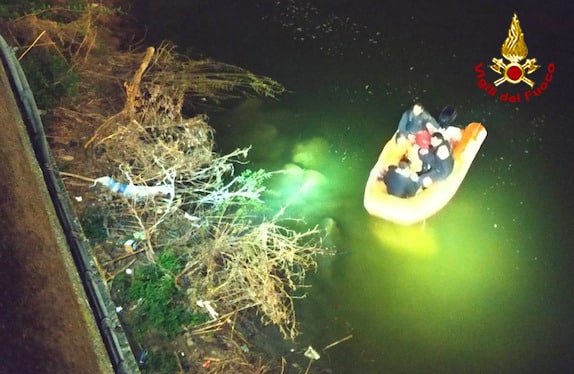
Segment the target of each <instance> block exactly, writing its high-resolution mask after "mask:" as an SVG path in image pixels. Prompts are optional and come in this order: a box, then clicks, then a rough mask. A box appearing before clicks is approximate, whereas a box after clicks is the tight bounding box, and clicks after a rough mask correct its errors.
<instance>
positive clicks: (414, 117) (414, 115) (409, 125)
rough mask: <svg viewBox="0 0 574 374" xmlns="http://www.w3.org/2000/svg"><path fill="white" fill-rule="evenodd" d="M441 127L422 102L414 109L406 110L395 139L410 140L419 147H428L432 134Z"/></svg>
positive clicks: (414, 106)
mask: <svg viewBox="0 0 574 374" xmlns="http://www.w3.org/2000/svg"><path fill="white" fill-rule="evenodd" d="M439 128H440V124H439V123H438V122H437V121H436V120H435V119H434V118H433V116H431V115H430V113H429V112H427V111H426V110H424V108H423V106H422V105H421V104H418V103H416V104H414V105H413V107H412V109H408V110H406V111H405V112H404V113H403V115H402V117H401V120H400V121H399V126H398V128H397V135H396V137H395V141H396V142H397V143H398V142H399V141H401V140H405V139H407V140H409V141H410V143H411V144H417V145H418V146H419V147H423V148H424V147H428V142H429V140H430V139H429V138H430V134H432V133H434V132H435V131H437V130H438V129H439Z"/></svg>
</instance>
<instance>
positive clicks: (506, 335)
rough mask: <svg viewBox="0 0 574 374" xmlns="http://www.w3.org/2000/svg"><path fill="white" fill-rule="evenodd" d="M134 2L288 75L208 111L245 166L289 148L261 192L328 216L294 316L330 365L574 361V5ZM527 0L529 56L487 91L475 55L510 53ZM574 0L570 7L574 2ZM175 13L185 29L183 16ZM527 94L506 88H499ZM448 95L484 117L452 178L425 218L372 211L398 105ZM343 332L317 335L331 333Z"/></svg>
mask: <svg viewBox="0 0 574 374" xmlns="http://www.w3.org/2000/svg"><path fill="white" fill-rule="evenodd" d="M150 3H151V4H150V5H141V6H140V7H139V8H137V9H136V10H137V11H138V12H139V17H140V19H141V20H144V21H145V20H148V21H149V20H150V19H151V17H152V16H153V20H154V21H153V22H151V21H149V25H150V26H149V35H150V40H152V41H153V40H156V41H159V40H161V39H164V38H168V39H171V40H172V41H174V42H175V43H177V44H178V45H179V46H180V47H182V49H192V50H193V51H194V53H202V54H204V55H205V56H210V57H212V58H214V59H217V60H220V61H223V62H228V63H231V64H235V65H238V66H241V67H244V68H247V69H249V70H251V71H253V72H254V73H257V74H262V75H268V76H270V77H272V78H274V79H276V80H277V81H279V82H281V83H283V84H284V85H285V86H286V88H287V89H288V90H289V93H287V94H285V95H284V96H283V97H281V98H280V99H279V100H278V101H273V100H263V99H249V100H246V101H244V102H242V103H240V104H239V105H234V106H233V107H230V108H228V110H227V111H226V112H225V113H213V114H212V116H211V121H210V123H211V124H212V125H213V126H214V127H215V128H216V131H217V141H218V145H219V147H220V148H221V151H230V150H232V149H234V148H235V147H239V146H247V145H252V146H253V149H252V151H251V165H250V166H251V167H252V168H258V167H263V168H265V169H267V170H278V169H281V168H285V167H287V168H290V170H294V171H295V173H294V174H291V175H292V177H289V178H283V179H280V180H278V181H276V182H275V183H274V184H273V186H272V187H273V191H274V192H275V193H274V195H270V197H269V204H276V205H277V206H280V205H281V204H286V203H288V204H289V205H288V209H287V212H288V213H289V214H291V215H294V216H298V217H303V218H305V219H306V220H308V221H309V222H310V223H322V222H323V223H324V222H330V223H334V227H335V228H334V235H333V236H332V238H331V240H332V244H333V245H335V246H336V248H337V254H336V255H335V256H330V257H328V258H324V259H321V260H320V263H321V264H320V267H319V270H318V271H317V273H315V274H311V275H310V277H309V278H308V280H307V281H308V283H309V284H310V285H311V286H312V287H311V288H309V289H308V290H307V297H306V298H305V299H304V300H303V301H302V302H298V303H297V310H298V319H299V322H300V324H301V330H302V331H303V334H302V336H300V337H299V338H298V339H297V342H296V346H295V348H296V349H297V350H304V349H305V348H306V347H307V346H309V345H311V346H313V347H314V348H315V349H316V350H318V351H319V353H320V354H321V359H320V360H318V361H317V362H316V363H314V365H313V367H314V368H315V369H316V370H318V369H319V368H322V367H329V368H331V369H332V370H333V372H334V373H463V372H464V373H528V372H536V373H543V372H544V373H546V372H547V373H550V372H552V373H555V372H569V371H570V370H571V368H572V366H571V364H572V359H571V358H570V352H571V347H572V344H573V343H574V319H573V317H572V316H573V312H574V297H573V296H574V295H573V294H574V292H573V291H574V287H573V286H572V280H573V278H574V277H573V276H572V269H573V265H574V261H573V260H574V256H573V255H572V249H573V247H574V246H573V244H574V236H573V234H572V233H571V230H572V225H573V224H574V214H573V208H574V198H572V195H571V191H573V188H574V179H573V177H572V172H571V167H570V166H569V165H570V162H569V161H568V160H569V157H568V155H569V153H570V147H571V144H572V140H573V138H574V136H573V132H572V131H571V130H570V129H569V128H570V127H572V123H573V122H574V110H573V109H572V105H571V104H570V98H571V94H570V90H571V88H570V86H571V85H570V82H571V79H570V78H569V75H570V71H571V69H572V68H574V64H573V59H572V57H571V56H572V52H573V51H574V49H573V48H572V46H571V45H572V41H571V40H569V39H568V38H569V36H568V35H569V33H571V32H572V31H573V30H572V26H570V25H569V23H570V21H569V19H571V14H572V9H571V8H572V6H570V5H569V6H568V8H567V9H565V8H564V7H565V6H564V5H560V3H559V2H558V1H554V2H545V3H542V2H540V1H508V2H505V4H498V3H497V2H494V1H481V2H474V3H468V4H467V3H464V4H462V2H454V1H447V0H441V1H438V2H422V1H414V0H405V1H402V2H400V4H393V5H383V3H384V2H382V1H368V0H358V1H319V0H317V1H310V0H307V1H298V0H275V1H253V2H250V3H249V4H247V2H243V1H242V2H239V1H235V2H233V1H231V2H230V1H192V2H189V1H174V2H173V4H172V5H171V6H170V7H159V6H158V5H157V2H150ZM515 12H516V13H517V15H518V18H519V20H520V25H521V27H522V31H523V32H524V34H525V41H526V44H527V46H528V58H534V57H535V58H537V61H538V64H539V65H541V67H540V68H539V70H537V71H536V72H534V73H532V74H531V75H529V77H531V78H532V79H533V80H534V81H535V85H534V88H537V87H540V84H541V83H542V82H543V81H544V80H545V77H546V76H547V75H548V74H549V71H550V70H551V74H550V75H551V76H550V78H552V80H551V81H548V82H547V84H546V86H544V88H541V89H540V90H539V93H540V95H538V96H532V97H530V100H528V101H527V100H526V97H525V94H524V92H525V91H527V90H528V89H529V87H528V85H527V84H525V83H522V82H521V83H519V84H517V85H512V84H510V83H503V84H502V85H500V86H499V87H498V88H497V94H496V95H495V96H494V97H492V96H490V95H489V94H488V93H487V92H486V91H485V90H484V89H481V88H480V87H479V78H477V72H476V71H475V67H477V65H478V64H479V63H480V62H483V63H484V65H483V70H485V74H486V76H485V79H486V80H488V81H490V82H492V81H494V80H495V79H497V78H498V77H499V76H496V73H494V72H493V71H491V70H490V69H489V68H488V66H487V65H488V64H490V63H491V59H492V58H493V57H497V58H501V57H502V56H501V51H500V47H501V45H502V42H503V41H504V39H505V38H506V36H507V34H508V30H509V26H510V21H511V19H512V15H513V13H515ZM569 14H570V16H569ZM176 30H177V31H176ZM505 92H506V93H509V94H511V95H514V96H516V95H518V96H520V97H521V102H520V103H509V102H503V101H502V100H501V99H500V94H502V93H505ZM413 101H420V102H422V103H423V105H425V107H426V108H427V109H428V110H429V111H430V112H431V113H433V114H435V115H436V114H438V112H439V110H440V109H441V108H442V106H444V105H446V104H454V105H455V106H456V107H457V109H458V112H459V117H458V119H457V123H458V124H459V125H465V124H466V123H469V122H472V121H477V122H481V123H483V124H484V125H485V127H486V128H487V130H488V137H487V139H486V141H485V143H484V144H483V146H482V148H481V150H480V152H479V154H478V155H477V158H476V159H475V161H474V163H473V165H472V167H471V169H470V171H469V174H468V176H467V178H466V180H465V181H464V183H463V184H462V186H461V188H460V190H459V191H458V193H457V194H456V196H455V197H454V198H453V200H452V201H451V202H450V204H449V205H447V206H446V208H444V209H443V210H442V211H441V212H440V213H439V214H437V215H436V216H435V217H433V218H431V219H429V220H427V221H426V222H425V223H424V224H421V225H416V226H413V227H402V226H398V225H395V224H391V223H388V222H385V221H381V220H378V219H375V218H373V217H370V216H369V215H368V214H367V213H366V211H365V210H364V209H363V206H362V197H363V189H364V184H365V182H366V179H367V176H368V173H369V170H370V168H371V167H372V166H373V164H374V162H375V161H376V158H377V156H378V154H379V152H380V150H381V147H382V146H383V144H384V142H385V141H386V140H387V139H388V138H389V137H390V136H391V135H392V134H393V132H394V130H395V129H396V125H397V123H398V120H399V118H400V116H401V114H402V112H403V111H404V110H405V109H407V108H408V107H409V106H410V105H412V103H413ZM349 335H352V337H350V338H349V339H347V340H345V341H343V342H341V343H339V344H337V345H335V346H333V347H331V348H328V349H327V350H323V348H324V347H326V346H328V345H329V344H331V343H333V342H337V341H338V340H339V339H343V338H346V337H348V336H349Z"/></svg>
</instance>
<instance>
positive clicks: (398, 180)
mask: <svg viewBox="0 0 574 374" xmlns="http://www.w3.org/2000/svg"><path fill="white" fill-rule="evenodd" d="M378 179H379V180H382V181H383V182H384V183H385V185H386V187H387V193H388V194H389V195H393V196H397V197H401V198H407V197H411V196H414V195H415V194H416V193H417V191H418V190H419V189H420V187H421V185H420V183H419V177H418V175H417V173H415V172H413V171H412V170H411V163H410V161H409V160H407V159H405V158H403V159H401V160H400V161H399V164H398V165H391V166H389V168H388V169H387V171H386V172H384V173H383V175H380V176H379V178H378Z"/></svg>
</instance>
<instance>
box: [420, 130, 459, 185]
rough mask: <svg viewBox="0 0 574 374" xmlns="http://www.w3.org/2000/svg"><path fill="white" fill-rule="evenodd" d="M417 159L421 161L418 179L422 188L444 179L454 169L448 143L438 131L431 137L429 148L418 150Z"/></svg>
mask: <svg viewBox="0 0 574 374" xmlns="http://www.w3.org/2000/svg"><path fill="white" fill-rule="evenodd" d="M419 157H420V159H421V161H422V170H421V171H420V172H419V179H420V181H421V185H422V186H423V187H424V188H426V187H428V186H430V185H431V184H432V183H433V182H436V181H439V180H443V179H446V178H447V177H448V176H449V175H450V173H451V172H452V169H453V167H454V159H453V157H452V148H451V146H450V142H449V141H448V140H446V139H445V138H444V136H443V134H442V133H440V132H438V131H437V132H435V133H433V134H432V135H431V144H430V147H429V148H428V149H423V148H421V149H420V150H419Z"/></svg>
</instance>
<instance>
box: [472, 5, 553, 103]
mask: <svg viewBox="0 0 574 374" xmlns="http://www.w3.org/2000/svg"><path fill="white" fill-rule="evenodd" d="M501 53H502V57H503V58H496V57H493V58H492V65H488V67H489V68H490V69H491V70H493V71H494V72H495V73H496V74H497V75H498V76H499V78H498V79H496V80H494V81H493V82H489V81H488V80H487V79H485V77H486V73H485V71H484V66H485V65H484V63H482V62H481V63H479V64H478V65H476V66H475V67H474V72H475V73H476V80H477V81H476V84H477V86H478V88H480V89H482V90H484V91H486V93H487V94H489V95H490V96H492V97H496V96H498V98H499V100H500V101H504V102H510V103H520V102H521V101H530V100H531V99H532V98H534V97H537V96H540V95H541V94H542V93H543V92H544V91H545V90H546V89H547V88H548V85H549V84H550V82H551V81H552V74H553V73H554V64H553V63H549V64H548V65H547V67H546V75H544V79H543V80H542V79H541V76H540V77H539V79H540V82H539V83H538V84H537V82H535V81H534V78H533V77H532V76H530V74H532V73H534V72H535V71H536V70H538V68H540V65H537V64H536V59H535V58H526V57H527V56H528V48H527V47H526V42H525V41H524V33H523V32H522V29H521V28H520V23H519V21H518V17H517V16H516V13H515V14H514V17H512V22H511V23H510V29H509V30H508V36H507V37H506V40H505V41H504V43H503V44H502V49H501ZM508 84H510V85H520V86H524V85H526V86H528V87H529V89H526V90H524V91H522V92H518V91H516V89H515V91H512V92H508V91H507V90H505V91H503V89H504V88H508V87H509V86H508ZM499 89H500V91H499Z"/></svg>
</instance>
